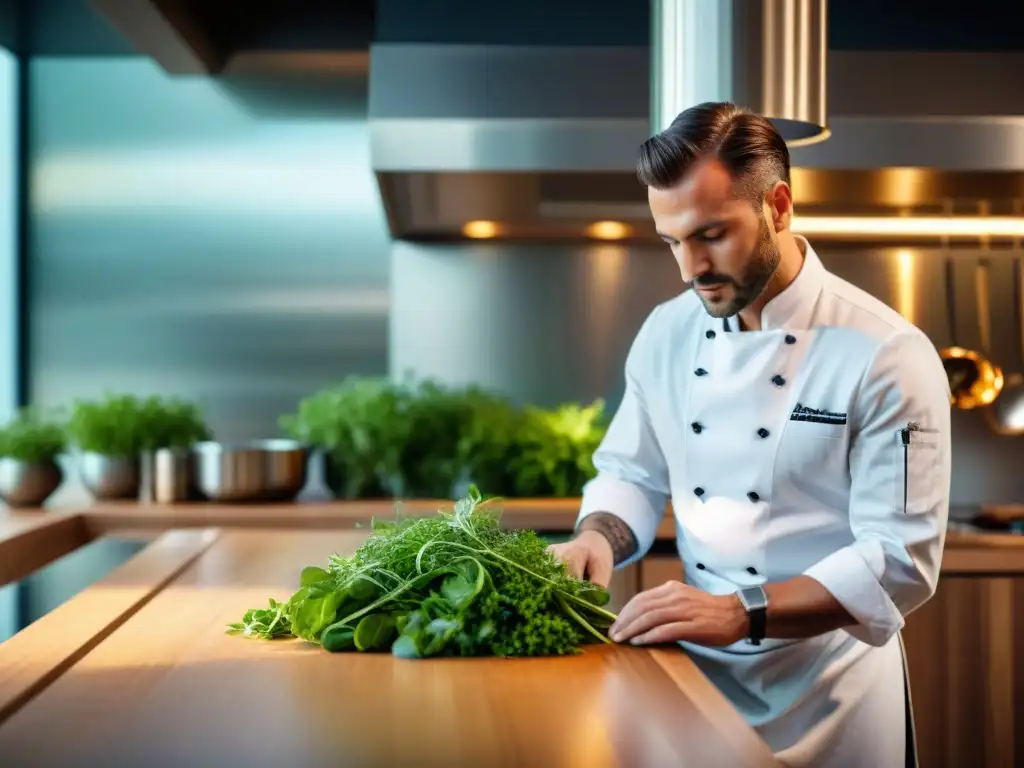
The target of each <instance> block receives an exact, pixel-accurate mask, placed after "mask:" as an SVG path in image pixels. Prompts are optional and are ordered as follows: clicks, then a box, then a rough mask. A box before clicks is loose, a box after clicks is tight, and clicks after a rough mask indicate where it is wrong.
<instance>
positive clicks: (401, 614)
mask: <svg viewBox="0 0 1024 768" xmlns="http://www.w3.org/2000/svg"><path fill="white" fill-rule="evenodd" d="M493 501H494V500H493V499H491V500H489V501H484V500H483V499H482V497H481V495H480V493H479V491H477V489H476V488H475V487H472V488H470V491H469V493H468V494H467V495H466V496H465V497H463V498H462V499H460V500H459V501H457V502H456V503H455V504H454V507H453V509H452V510H451V511H446V510H441V511H440V512H439V513H438V514H437V515H434V516H430V517H423V518H402V517H401V516H399V517H398V518H397V519H396V520H395V521H388V522H381V521H374V523H373V530H372V532H371V533H370V536H369V538H368V539H367V540H366V541H365V542H364V543H363V545H362V546H360V547H359V548H358V549H357V550H356V551H355V553H354V554H353V555H351V556H349V557H342V556H339V555H334V556H332V557H331V558H330V560H329V566H328V568H327V569H326V570H324V569H323V568H318V567H309V568H306V569H305V570H303V572H302V576H301V579H300V584H301V586H300V589H299V590H298V592H296V593H295V594H294V595H292V597H291V599H290V600H288V602H286V603H281V602H277V601H275V600H271V601H270V607H269V608H263V609H254V610H250V611H248V612H246V614H245V616H244V618H243V619H242V621H241V622H239V623H237V624H231V625H229V628H228V631H229V632H231V633H238V634H241V635H244V636H249V637H258V638H262V639H271V638H280V637H299V638H302V639H303V640H308V641H311V642H314V643H319V644H320V645H321V646H323V647H324V648H325V649H326V650H328V651H387V650H390V652H391V653H392V654H393V655H395V656H400V657H405V658H423V657H432V656H547V655H560V654H570V653H576V652H577V651H578V647H579V646H580V645H581V644H584V643H592V642H610V641H609V640H608V638H607V636H606V632H607V629H608V627H610V626H611V624H612V622H613V621H614V620H615V614H613V613H611V612H609V611H608V610H606V609H605V608H603V607H602V606H604V605H606V604H607V602H608V599H609V594H608V592H607V590H605V589H603V588H601V587H598V586H596V585H594V584H591V583H590V582H587V581H581V580H579V579H575V578H573V577H572V576H570V575H569V574H568V573H567V571H566V568H565V565H564V564H562V563H560V562H558V561H557V560H556V559H555V558H554V557H553V556H552V555H551V554H550V553H549V552H548V551H547V545H546V543H545V542H544V540H543V539H542V538H541V537H540V536H538V535H537V534H536V533H535V532H533V531H511V530H506V529H504V528H502V527H501V525H500V523H499V513H498V512H497V511H496V510H495V508H494V507H493V506H489V502H493Z"/></svg>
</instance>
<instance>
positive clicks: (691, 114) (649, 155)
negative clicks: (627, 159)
mask: <svg viewBox="0 0 1024 768" xmlns="http://www.w3.org/2000/svg"><path fill="white" fill-rule="evenodd" d="M705 157H715V158H716V159H718V160H719V161H720V162H721V163H722V165H724V166H725V168H726V170H728V171H729V175H730V176H732V178H733V180H734V181H739V182H740V189H739V196H741V197H749V198H751V199H755V198H756V199H758V200H760V198H761V196H762V195H764V193H765V190H766V189H767V188H768V187H770V186H771V185H772V184H774V183H776V182H778V181H784V182H786V183H787V184H789V149H788V148H787V147H786V142H785V141H784V140H783V138H782V136H781V135H780V134H779V132H778V131H777V130H776V129H775V126H773V125H772V124H771V121H769V120H768V119H767V118H765V117H761V116H760V115H755V114H754V113H753V112H750V111H748V110H746V109H743V108H741V107H738V106H736V105H735V104H733V103H731V102H728V101H722V102H714V101H709V102H705V103H704V104H698V105H696V106H694V107H690V108H689V109H687V110H685V111H683V112H681V113H679V116H678V117H676V119H675V120H673V121H672V124H671V125H670V126H669V127H668V128H666V129H665V130H664V131H662V132H661V133H659V134H657V135H655V136H652V137H651V138H649V139H648V140H647V141H645V142H644V143H643V144H642V145H641V146H640V156H639V158H638V160H637V165H636V173H637V177H638V178H639V179H640V181H641V182H642V183H643V184H646V185H647V186H648V187H654V188H655V189H667V188H669V187H671V186H673V185H675V184H678V183H679V181H680V180H681V179H682V178H683V177H684V176H685V175H686V173H687V171H689V169H690V168H691V167H692V166H693V164H694V163H695V162H696V161H697V160H700V159H703V158H705Z"/></svg>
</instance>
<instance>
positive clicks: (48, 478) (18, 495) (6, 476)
mask: <svg viewBox="0 0 1024 768" xmlns="http://www.w3.org/2000/svg"><path fill="white" fill-rule="evenodd" d="M62 482H64V471H63V470H62V469H61V468H60V465H58V464H57V462H55V461H33V462H25V461H18V460H16V459H11V458H3V459H0V498H2V499H3V500H4V502H6V504H7V506H9V507H13V508H25V507H41V506H43V504H44V503H45V502H46V500H47V499H48V498H50V496H51V495H53V492H54V491H56V490H57V489H58V488H60V484H61V483H62Z"/></svg>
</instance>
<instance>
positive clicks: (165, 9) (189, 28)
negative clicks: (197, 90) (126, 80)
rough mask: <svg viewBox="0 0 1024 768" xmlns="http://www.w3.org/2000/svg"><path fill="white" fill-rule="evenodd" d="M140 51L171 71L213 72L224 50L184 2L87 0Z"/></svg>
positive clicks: (221, 63) (223, 58) (221, 62)
mask: <svg viewBox="0 0 1024 768" xmlns="http://www.w3.org/2000/svg"><path fill="white" fill-rule="evenodd" d="M90 5H91V6H92V7H93V8H94V9H95V10H96V11H97V12H99V13H100V14H102V15H103V16H104V17H105V18H106V19H107V21H109V22H110V23H111V24H112V25H113V26H114V27H115V28H116V29H117V30H118V31H119V32H120V33H121V34H122V35H124V36H125V37H126V38H127V39H128V41H129V42H130V43H131V44H132V46H133V47H134V48H135V49H136V50H137V51H138V52H139V53H141V54H143V55H145V56H149V57H150V58H152V59H153V60H154V61H156V62H157V63H158V64H159V65H160V66H161V67H163V68H164V70H166V71H167V72H168V73H170V74H172V75H215V74H218V73H220V72H221V70H222V69H223V68H224V65H225V63H226V62H227V59H228V51H226V50H224V48H223V47H222V46H219V45H218V44H217V43H216V42H215V41H214V40H213V39H212V37H211V36H210V34H209V32H208V31H207V30H206V29H205V28H204V27H203V25H202V24H201V22H200V21H199V20H198V19H197V18H196V17H195V16H194V15H193V14H191V13H190V12H189V11H188V9H187V8H186V7H185V6H184V4H182V3H179V2H174V0H90Z"/></svg>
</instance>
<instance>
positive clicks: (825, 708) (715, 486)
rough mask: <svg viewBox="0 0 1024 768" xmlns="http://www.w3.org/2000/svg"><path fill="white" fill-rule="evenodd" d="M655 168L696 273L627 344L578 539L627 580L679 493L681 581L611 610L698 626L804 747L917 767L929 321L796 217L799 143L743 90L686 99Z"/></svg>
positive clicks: (927, 528) (931, 377)
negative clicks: (837, 264)
mask: <svg viewBox="0 0 1024 768" xmlns="http://www.w3.org/2000/svg"><path fill="white" fill-rule="evenodd" d="M638 175H639V177H640V180H641V181H642V182H643V183H644V184H646V186H647V187H648V200H649V204H650V209H651V213H652V215H653V218H654V223H655V225H656V227H657V231H658V233H659V234H660V236H661V238H662V239H663V240H664V241H665V242H666V243H667V244H668V246H669V248H671V250H672V255H673V256H674V257H675V260H676V262H677V263H678V265H679V271H680V273H681V275H682V278H683V281H684V282H685V283H687V284H689V285H690V286H691V288H692V290H689V291H686V292H684V293H682V294H681V295H679V296H678V297H676V298H674V299H671V300H669V301H667V302H665V303H663V304H660V305H659V306H657V307H656V308H655V309H654V310H653V311H652V312H651V313H650V315H649V316H648V317H647V319H646V320H645V322H644V323H643V325H642V326H641V328H640V330H639V332H638V333H637V335H636V338H635V340H634V342H633V344H632V347H631V349H630V351H629V354H628V356H627V359H626V364H625V394H624V395H623V399H622V402H621V405H620V406H619V408H618V410H617V411H616V413H615V415H614V417H613V419H612V422H611V425H610V427H609V429H608V433H607V436H606V437H605V439H604V441H603V442H602V444H601V446H600V448H599V449H598V450H597V452H596V453H595V455H594V464H595V466H596V468H597V470H598V474H597V476H596V477H595V478H594V479H593V480H592V481H591V482H590V483H589V484H588V485H587V487H586V489H585V492H584V494H583V502H582V508H581V511H580V516H579V521H578V524H577V528H576V532H575V534H574V536H573V538H572V539H571V540H570V541H569V542H567V543H565V544H561V545H557V546H555V547H553V551H554V552H555V554H556V555H557V556H559V557H560V558H562V559H563V560H564V561H565V562H567V563H568V565H569V566H570V570H572V571H573V572H575V573H576V574H577V575H585V576H587V577H589V578H591V579H592V580H594V581H596V582H599V583H601V584H605V585H606V584H607V583H608V581H609V579H610V577H611V572H612V569H613V567H622V566H625V565H628V564H630V563H632V562H634V561H636V560H637V559H639V558H641V557H642V556H643V555H644V554H645V553H646V552H647V551H648V550H649V549H650V547H651V546H652V544H653V542H654V539H655V535H656V530H657V528H658V526H659V523H661V521H662V520H663V518H664V514H665V509H666V506H667V503H668V502H669V501H670V500H671V502H672V509H673V512H674V515H675V523H676V532H677V537H676V538H677V546H678V550H679V553H680V556H681V558H682V562H683V568H684V571H683V574H681V577H682V580H681V581H672V582H668V583H666V584H663V585H661V586H659V587H656V588H653V589H650V590H647V591H645V592H642V593H640V594H638V595H637V596H636V597H634V598H633V599H632V600H631V601H630V602H629V603H628V604H627V605H626V606H625V607H624V608H623V609H622V611H621V612H620V614H619V617H618V620H617V621H616V622H615V624H614V625H613V626H612V627H611V630H610V633H611V637H612V639H613V640H615V641H616V642H621V643H631V644H634V645H651V644H661V643H679V644H680V645H682V646H683V648H685V649H686V650H687V651H688V652H689V654H690V655H691V656H692V657H693V659H694V661H695V662H696V663H697V664H698V666H699V667H700V668H701V669H702V671H703V672H704V673H705V674H706V675H707V676H708V677H709V678H710V679H711V680H712V682H714V683H715V684H716V685H717V686H718V688H719V689H720V690H721V692H722V693H723V694H724V695H725V696H726V697H727V698H728V699H729V700H730V701H731V702H732V704H733V705H734V706H735V707H736V708H737V709H738V710H739V712H740V713H741V714H742V715H743V716H744V717H745V718H746V719H747V721H748V722H749V723H750V724H751V725H752V726H753V727H754V729H756V730H757V731H758V733H760V735H761V736H762V738H764V739H765V741H766V742H767V743H768V745H769V746H770V747H771V749H772V750H773V751H774V752H775V754H776V756H777V758H778V759H779V760H780V761H781V762H782V763H783V764H785V765H790V766H827V767H828V768H897V767H902V766H904V765H915V764H916V757H915V749H914V738H913V718H912V717H911V715H910V713H911V710H910V701H909V688H908V686H907V684H906V664H905V659H904V654H903V649H902V643H901V639H900V635H899V631H900V629H901V627H902V626H903V623H904V617H905V616H906V615H907V614H908V613H910V612H911V611H913V610H914V609H916V608H918V607H919V606H920V605H921V604H922V603H924V602H925V601H926V600H928V599H929V598H930V597H931V596H932V595H933V594H934V592H935V587H936V582H937V581H938V578H939V566H940V562H941V559H942V549H943V543H944V540H945V532H946V520H947V514H948V505H949V485H950V392H949V388H948V385H947V380H946V375H945V372H944V370H943V367H942V363H941V361H940V359H939V356H938V354H937V352H936V350H935V348H934V346H933V345H932V344H931V343H930V342H929V340H928V338H927V337H926V336H925V335H924V334H923V333H922V332H921V331H920V330H918V329H917V328H916V327H914V326H913V325H912V324H911V323H909V322H907V321H906V320H904V318H903V317H901V316H900V315H899V314H898V313H896V312H895V311H893V310H892V309H890V308H889V307H888V306H886V305H885V304H884V303H882V302H881V301H879V300H878V299H875V298H874V297H872V296H870V295H868V294H867V293H865V292H864V291H861V290H860V289H858V288H856V287H854V286H853V285H851V284H850V283H848V282H846V281H844V280H842V279H840V278H839V277H837V276H836V275H833V274H831V273H830V272H828V271H827V270H826V269H825V267H824V266H823V264H822V263H821V261H820V260H819V258H818V256H817V255H816V254H815V252H814V249H813V248H812V247H811V246H810V244H809V243H808V242H807V240H805V239H804V238H802V237H800V236H798V235H795V234H794V233H793V232H792V231H791V230H790V225H791V223H792V218H793V198H792V193H791V191H790V160H789V153H788V150H787V148H786V144H785V142H784V141H783V139H782V138H781V136H780V135H779V134H778V132H777V131H776V130H775V129H774V127H773V126H772V124H771V123H770V122H769V121H768V120H766V119H764V118H762V117H759V116H757V115H754V114H751V113H749V112H747V111H745V110H743V109H740V108H738V107H736V106H734V105H732V104H729V103H708V104H701V105H698V106H695V107H693V108H691V109H688V110H686V111H685V112H683V113H682V114H680V115H679V116H678V117H677V118H676V119H675V121H674V122H673V123H672V125H671V126H670V127H669V128H667V129H666V130H665V131H664V132H663V133H661V134H658V135H656V136H654V137H653V138H651V139H649V140H648V141H647V142H646V143H645V144H644V145H643V146H642V148H641V150H640V154H639V161H638Z"/></svg>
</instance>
